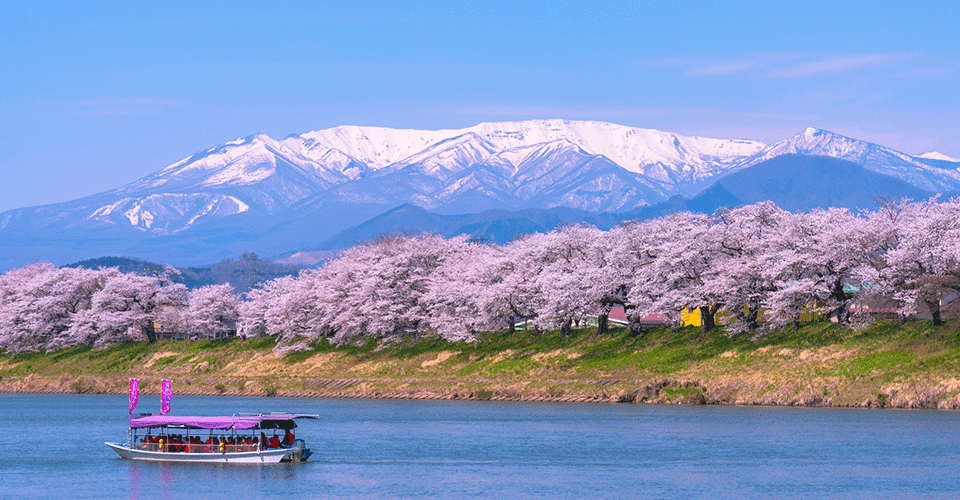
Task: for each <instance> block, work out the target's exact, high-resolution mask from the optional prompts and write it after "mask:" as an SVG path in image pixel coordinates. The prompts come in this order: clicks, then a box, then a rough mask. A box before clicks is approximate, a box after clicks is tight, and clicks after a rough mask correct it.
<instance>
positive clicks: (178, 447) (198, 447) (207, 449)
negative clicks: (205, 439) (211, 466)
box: [133, 441, 273, 453]
mask: <svg viewBox="0 0 960 500" xmlns="http://www.w3.org/2000/svg"><path fill="white" fill-rule="evenodd" d="M133 447H134V448H136V449H138V450H143V451H162V452H166V453H239V452H247V451H259V450H260V445H259V444H258V443H253V444H228V443H223V444H219V443H218V444H214V443H177V442H172V443H171V442H166V441H164V443H163V447H162V448H161V446H160V443H149V442H147V443H144V442H140V443H135V444H134V445H133ZM270 449H273V448H265V450H270Z"/></svg>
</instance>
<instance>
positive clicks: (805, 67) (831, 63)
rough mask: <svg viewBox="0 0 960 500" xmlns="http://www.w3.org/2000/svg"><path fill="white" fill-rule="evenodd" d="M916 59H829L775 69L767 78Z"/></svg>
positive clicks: (886, 56)
mask: <svg viewBox="0 0 960 500" xmlns="http://www.w3.org/2000/svg"><path fill="white" fill-rule="evenodd" d="M914 57H915V55H914V54H909V53H903V52H895V53H876V54H854V55H849V56H839V57H828V58H822V59H816V60H813V61H806V62H802V63H799V64H794V65H791V66H787V67H785V68H780V69H773V70H771V71H770V72H768V73H767V74H766V76H770V77H775V78H805V77H810V76H817V75H822V74H824V73H838V72H842V71H851V70H856V69H861V68H868V67H878V66H890V65H894V64H899V63H902V62H905V61H908V60H910V59H913V58H914Z"/></svg>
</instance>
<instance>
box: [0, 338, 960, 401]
mask: <svg viewBox="0 0 960 500" xmlns="http://www.w3.org/2000/svg"><path fill="white" fill-rule="evenodd" d="M698 333H699V330H698V329H694V328H687V329H683V330H680V331H679V332H672V331H670V330H669V329H659V330H654V331H651V332H650V333H648V334H646V335H643V336H639V337H630V336H629V335H628V332H626V331H619V330H614V331H613V332H611V333H610V334H608V335H604V336H597V335H595V334H594V331H593V330H582V331H577V332H575V333H574V334H573V335H571V336H568V337H567V338H563V339H561V338H560V335H559V333H557V332H546V333H544V334H542V335H535V334H534V333H533V332H518V333H517V334H515V335H512V336H508V335H505V334H504V333H502V332H501V333H499V334H496V333H492V334H487V335H485V336H484V338H482V339H481V340H480V341H479V342H476V343H473V344H466V343H449V342H443V341H440V340H438V339H431V338H427V339H407V340H405V341H403V342H398V343H394V344H392V345H390V346H386V347H382V348H380V349H377V345H376V344H375V343H373V342H370V343H367V344H364V345H361V346H341V347H335V346H331V345H329V344H327V343H326V342H318V343H315V344H314V345H313V349H312V350H311V351H301V352H296V353H293V354H289V355H287V356H286V357H283V358H280V357H277V356H276V355H275V354H274V353H273V352H272V348H273V347H274V344H273V341H272V339H268V338H263V339H251V340H240V339H232V340H226V341H218V342H206V341H197V342H187V341H170V342H158V343H155V344H147V343H129V344H122V345H116V346H113V347H111V348H109V349H103V350H91V349H89V348H86V347H75V348H71V349H66V350H63V351H58V352H53V353H21V354H18V355H16V356H0V377H2V378H0V392H53V393H56V392H61V393H63V392H66V393H118V394H120V393H125V392H126V390H127V380H128V379H129V378H131V377H137V378H140V379H141V382H140V387H141V390H142V391H143V392H144V393H146V394H150V393H157V392H158V391H159V386H160V383H159V381H160V379H161V378H168V379H171V380H173V381H174V393H175V394H209V395H244V396H300V397H375V398H418V399H479V400H538V401H539V400H543V401H591V402H618V401H619V402H636V403H640V402H652V403H684V404H763V405H805V406H857V407H896V408H944V409H958V408H960V378H958V377H960V332H958V325H957V324H956V322H949V323H947V324H946V325H944V326H942V327H939V328H938V327H934V326H932V324H931V323H930V322H926V321H912V322H909V323H907V324H906V325H904V326H898V325H897V324H896V323H894V322H887V321H881V322H878V323H875V324H873V325H871V326H869V327H868V328H866V329H863V330H859V331H851V330H847V329H843V328H839V327H837V326H836V325H834V324H831V323H816V324H811V325H806V326H804V327H803V328H801V330H800V331H799V332H794V331H792V330H787V331H783V332H778V333H773V334H770V335H767V336H765V337H763V338H761V339H760V340H757V341H751V340H750V339H749V338H746V337H745V336H740V337H735V338H728V337H727V336H726V335H725V334H723V333H722V332H718V333H714V334H712V335H711V336H710V337H709V338H706V339H698V338H697V334H698Z"/></svg>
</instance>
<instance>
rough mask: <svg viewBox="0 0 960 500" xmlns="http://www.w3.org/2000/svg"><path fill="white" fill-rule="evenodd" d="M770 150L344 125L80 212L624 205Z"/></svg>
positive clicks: (506, 126) (92, 217) (177, 222)
mask: <svg viewBox="0 0 960 500" xmlns="http://www.w3.org/2000/svg"><path fill="white" fill-rule="evenodd" d="M763 147H764V145H763V144H762V143H759V142H755V141H747V140H736V141H731V140H720V139H707V138H700V137H686V136H682V135H678V134H671V133H666V132H660V131H657V130H648V129H639V128H633V127H625V126H622V125H614V124H610V123H600V122H578V121H565V120H538V121H525V122H504V123H481V124H479V125H477V126H474V127H470V128H467V129H459V130H438V131H422V130H395V129H387V128H377V127H346V126H344V127H336V128H333V129H327V130H319V131H313V132H307V133H305V134H301V135H291V136H288V137H286V138H284V139H282V140H275V139H272V138H270V137H268V136H266V135H263V134H260V135H253V136H249V137H245V138H241V139H237V140H234V141H230V142H227V143H225V144H222V145H219V146H215V147H212V148H209V149H207V150H205V151H201V152H198V153H196V154H194V155H193V156H190V157H188V158H185V159H183V160H181V161H179V162H177V163H175V164H173V165H170V166H169V167H166V168H164V169H162V170H160V171H159V172H157V173H155V174H153V175H150V176H147V177H145V178H143V179H140V180H138V181H136V182H133V183H131V184H129V185H126V186H123V187H120V188H119V189H117V190H116V191H114V192H112V193H104V195H109V196H104V197H100V196H98V197H96V198H97V200H100V199H102V198H105V199H103V201H102V204H101V205H99V206H90V202H94V201H95V200H94V199H84V200H80V201H84V203H81V205H82V207H79V206H78V207H77V208H78V209H81V208H82V210H86V211H88V212H89V213H87V214H86V215H85V217H83V220H84V221H85V222H88V223H97V224H103V225H111V224H117V225H125V224H129V226H130V227H133V228H137V229H139V230H142V231H147V232H152V233H156V234H170V233H176V232H178V231H183V230H185V229H187V228H189V227H193V226H194V225H196V224H197V223H199V222H203V221H204V220H210V219H215V218H220V217H229V216H232V215H236V214H239V213H243V212H247V211H254V212H257V213H262V214H277V213H279V212H281V211H284V210H301V211H302V210H304V209H305V208H306V207H314V208H318V207H326V208H328V209H330V208H332V207H333V206H336V205H342V204H345V203H346V204H367V205H370V206H371V210H370V212H371V213H370V215H373V214H374V213H377V212H376V210H382V209H388V208H391V207H393V206H396V205H399V204H402V203H415V204H417V205H420V206H422V207H425V208H429V209H441V210H445V211H448V212H457V211H461V212H462V211H473V210H479V209H484V208H521V207H551V206H568V207H572V208H580V209H585V210H623V209H629V208H633V207H635V206H642V205H648V204H652V203H657V202H660V201H663V200H665V199H667V198H668V197H670V196H672V195H676V194H687V195H689V194H693V193H695V192H697V191H698V190H699V187H700V186H702V185H704V184H705V183H707V182H710V181H711V180H713V179H714V178H716V177H717V176H718V175H721V174H722V173H724V172H725V171H727V170H729V169H730V168H732V167H733V166H734V165H736V164H737V163H738V162H741V161H742V160H744V159H745V158H748V157H750V156H751V155H753V154H756V153H757V152H759V151H761V150H762V148H763Z"/></svg>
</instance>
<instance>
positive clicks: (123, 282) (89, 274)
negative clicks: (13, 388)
mask: <svg viewBox="0 0 960 500" xmlns="http://www.w3.org/2000/svg"><path fill="white" fill-rule="evenodd" d="M175 275H176V271H175V270H173V269H168V270H167V271H166V272H164V273H161V274H159V275H156V276H141V275H138V274H134V273H122V272H120V271H118V270H117V268H101V269H98V270H92V269H84V268H82V267H81V268H70V267H64V268H58V267H55V266H54V265H52V264H50V263H39V264H33V265H29V266H25V267H21V268H19V269H14V270H12V271H9V272H7V273H6V274H3V275H2V276H0V351H4V352H7V353H16V352H20V351H24V350H37V349H47V350H53V349H61V348H64V347H70V346H74V345H78V344H86V345H90V346H95V347H101V346H108V345H111V344H115V343H118V342H126V341H130V340H139V339H143V338H146V339H147V340H150V341H151V342H152V341H154V340H155V339H156V338H157V332H156V331H155V327H156V324H161V325H164V326H163V328H164V329H169V330H170V331H176V332H184V334H187V332H189V335H191V336H198V335H204V336H223V335H226V334H231V333H232V332H233V330H234V328H235V326H234V325H235V324H236V321H237V319H238V315H237V305H238V304H239V300H240V297H239V296H237V295H236V294H234V293H233V288H232V287H231V286H230V285H210V286H205V287H202V288H197V289H195V290H192V291H188V290H187V289H186V287H184V286H183V285H182V284H179V283H175V282H174V281H173V279H172V278H173V277H175Z"/></svg>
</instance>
